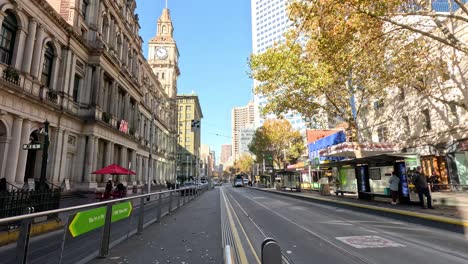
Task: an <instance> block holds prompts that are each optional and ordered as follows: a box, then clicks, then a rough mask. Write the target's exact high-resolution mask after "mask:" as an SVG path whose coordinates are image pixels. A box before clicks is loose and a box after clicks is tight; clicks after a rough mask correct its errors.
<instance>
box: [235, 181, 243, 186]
mask: <svg viewBox="0 0 468 264" xmlns="http://www.w3.org/2000/svg"><path fill="white" fill-rule="evenodd" d="M243 186H244V181H243V180H242V179H236V180H234V187H243Z"/></svg>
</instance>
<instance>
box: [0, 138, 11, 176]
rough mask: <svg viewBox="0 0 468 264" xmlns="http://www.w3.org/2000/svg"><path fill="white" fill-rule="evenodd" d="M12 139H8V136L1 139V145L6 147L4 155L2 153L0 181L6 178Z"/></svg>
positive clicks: (0, 155)
mask: <svg viewBox="0 0 468 264" xmlns="http://www.w3.org/2000/svg"><path fill="white" fill-rule="evenodd" d="M10 141H11V138H9V137H7V136H6V135H5V136H3V137H0V144H2V145H3V146H4V149H3V151H2V153H0V170H1V171H0V179H1V178H4V177H6V175H5V170H6V168H5V167H6V166H7V159H8V150H9V147H10Z"/></svg>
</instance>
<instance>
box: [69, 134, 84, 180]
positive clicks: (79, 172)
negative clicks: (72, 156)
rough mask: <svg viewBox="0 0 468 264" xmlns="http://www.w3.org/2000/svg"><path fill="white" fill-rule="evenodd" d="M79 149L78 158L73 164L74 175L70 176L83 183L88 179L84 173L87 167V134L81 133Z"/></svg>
mask: <svg viewBox="0 0 468 264" xmlns="http://www.w3.org/2000/svg"><path fill="white" fill-rule="evenodd" d="M77 147H78V149H77V151H76V153H77V160H76V163H75V164H74V166H73V170H72V171H73V175H72V176H70V177H71V179H73V181H74V182H76V183H82V182H84V181H85V179H86V177H87V176H86V175H84V174H83V173H84V172H85V169H86V164H85V162H86V148H87V146H86V136H85V135H80V136H79V138H78V145H77Z"/></svg>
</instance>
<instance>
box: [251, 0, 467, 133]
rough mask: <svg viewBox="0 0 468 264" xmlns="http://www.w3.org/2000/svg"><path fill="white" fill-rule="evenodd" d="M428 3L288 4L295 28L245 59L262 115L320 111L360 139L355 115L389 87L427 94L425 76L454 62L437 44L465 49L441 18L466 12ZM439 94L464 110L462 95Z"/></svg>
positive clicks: (325, 0)
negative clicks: (337, 119) (344, 124)
mask: <svg viewBox="0 0 468 264" xmlns="http://www.w3.org/2000/svg"><path fill="white" fill-rule="evenodd" d="M429 2H430V1H429ZM429 2H427V1H403V0H346V1H335V0H320V1H317V0H314V1H312V0H308V1H293V2H292V4H291V5H290V7H289V11H290V14H289V17H290V20H291V21H292V23H293V29H292V30H291V31H290V32H288V33H287V34H286V35H285V41H284V43H281V44H277V45H275V46H274V47H272V48H270V49H268V50H267V51H266V52H265V53H262V54H259V55H252V56H251V58H250V60H249V66H250V68H251V77H252V78H253V79H255V80H257V81H258V82H259V85H258V86H257V87H256V91H255V92H256V93H257V94H262V95H264V96H266V97H267V99H268V101H267V102H268V103H267V105H266V106H265V107H264V108H263V113H264V114H267V113H274V114H276V115H284V114H286V113H287V112H289V111H291V110H293V111H296V112H299V113H301V114H302V115H303V116H304V117H305V118H306V119H308V120H314V118H315V117H317V116H318V115H320V114H321V113H325V114H327V115H328V116H330V117H340V118H342V119H343V120H344V121H346V122H347V123H348V125H349V130H350V132H351V134H350V136H351V138H353V139H358V138H357V125H356V117H357V116H359V114H360V111H361V110H362V108H363V106H365V105H366V104H369V101H371V100H375V99H378V98H382V97H385V96H386V93H387V92H388V89H387V88H393V87H399V88H403V89H418V91H419V92H421V93H425V94H426V95H430V92H431V91H433V90H430V89H429V88H428V87H431V85H428V80H439V81H442V82H444V81H447V78H450V77H451V76H450V74H447V65H448V64H453V63H451V62H450V61H447V60H448V58H444V57H440V56H432V53H433V52H434V43H438V44H440V45H445V46H446V47H450V48H453V49H455V50H456V51H457V52H459V53H462V54H466V51H467V49H466V44H464V42H463V41H461V40H460V39H459V38H458V37H457V36H456V34H454V33H453V29H452V31H451V29H449V28H448V26H447V25H446V24H447V22H446V21H447V20H442V19H447V18H450V19H453V20H457V21H464V22H465V23H466V21H467V20H466V14H467V12H466V8H465V6H464V5H463V4H462V3H461V2H460V1H456V0H454V1H453V3H454V4H458V6H459V7H460V11H459V12H458V13H456V14H455V13H453V12H452V13H450V14H439V13H435V12H433V10H431V9H430V5H428V4H427V3H429ZM429 22H431V23H432V24H430V23H429ZM452 33H453V34H452ZM300 39H301V40H300ZM465 43H466V42H465ZM463 89H466V86H465V85H462V86H461V90H463ZM437 99H438V100H441V101H443V102H446V103H455V104H457V105H458V106H461V107H463V108H464V109H466V105H467V104H466V100H465V101H462V102H460V101H456V100H452V101H450V100H447V99H445V98H443V97H439V98H437Z"/></svg>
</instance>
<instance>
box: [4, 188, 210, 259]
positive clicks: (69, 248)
mask: <svg viewBox="0 0 468 264" xmlns="http://www.w3.org/2000/svg"><path fill="white" fill-rule="evenodd" d="M208 189H209V188H208V185H206V184H205V185H198V186H193V187H192V186H190V187H186V188H180V189H175V190H168V191H161V192H155V193H150V194H142V195H136V196H131V197H125V198H121V199H114V200H109V201H103V202H97V203H92V204H86V205H79V206H74V207H69V208H62V209H56V210H49V211H43V212H34V208H32V207H30V208H28V211H27V212H25V213H26V214H24V215H19V216H14V217H9V218H3V219H0V226H1V225H7V224H10V223H19V228H18V229H16V230H14V231H12V232H11V233H13V232H16V239H15V240H14V241H11V242H12V243H11V244H10V245H8V246H3V247H0V259H2V262H3V261H5V263H28V262H34V263H52V262H54V263H57V262H58V263H86V262H89V261H91V260H92V259H94V258H96V257H106V256H107V255H108V253H109V249H110V248H112V247H113V246H115V245H117V244H118V243H120V242H121V241H123V240H125V239H127V238H129V237H130V236H132V235H133V234H141V233H143V231H144V228H145V227H146V226H148V225H150V224H152V223H154V222H159V221H160V220H161V218H162V217H163V216H164V215H166V214H171V212H173V211H174V210H176V209H178V208H180V207H181V206H183V205H185V204H186V203H188V202H189V201H191V200H193V199H195V198H196V197H197V196H199V195H200V194H201V193H202V192H204V191H206V190H208ZM48 216H55V217H56V218H57V219H55V222H53V223H59V224H58V228H56V229H55V231H49V232H45V233H42V234H40V233H37V232H38V231H37V230H43V229H47V228H45V227H42V228H39V227H37V226H38V225H41V224H43V225H46V226H47V225H50V224H49V223H45V224H44V223H37V222H38V220H40V219H44V218H47V217H48ZM49 221H50V220H49ZM63 223H65V224H63ZM1 242H2V239H1V237H0V243H1ZM15 244H16V247H15Z"/></svg>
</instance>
